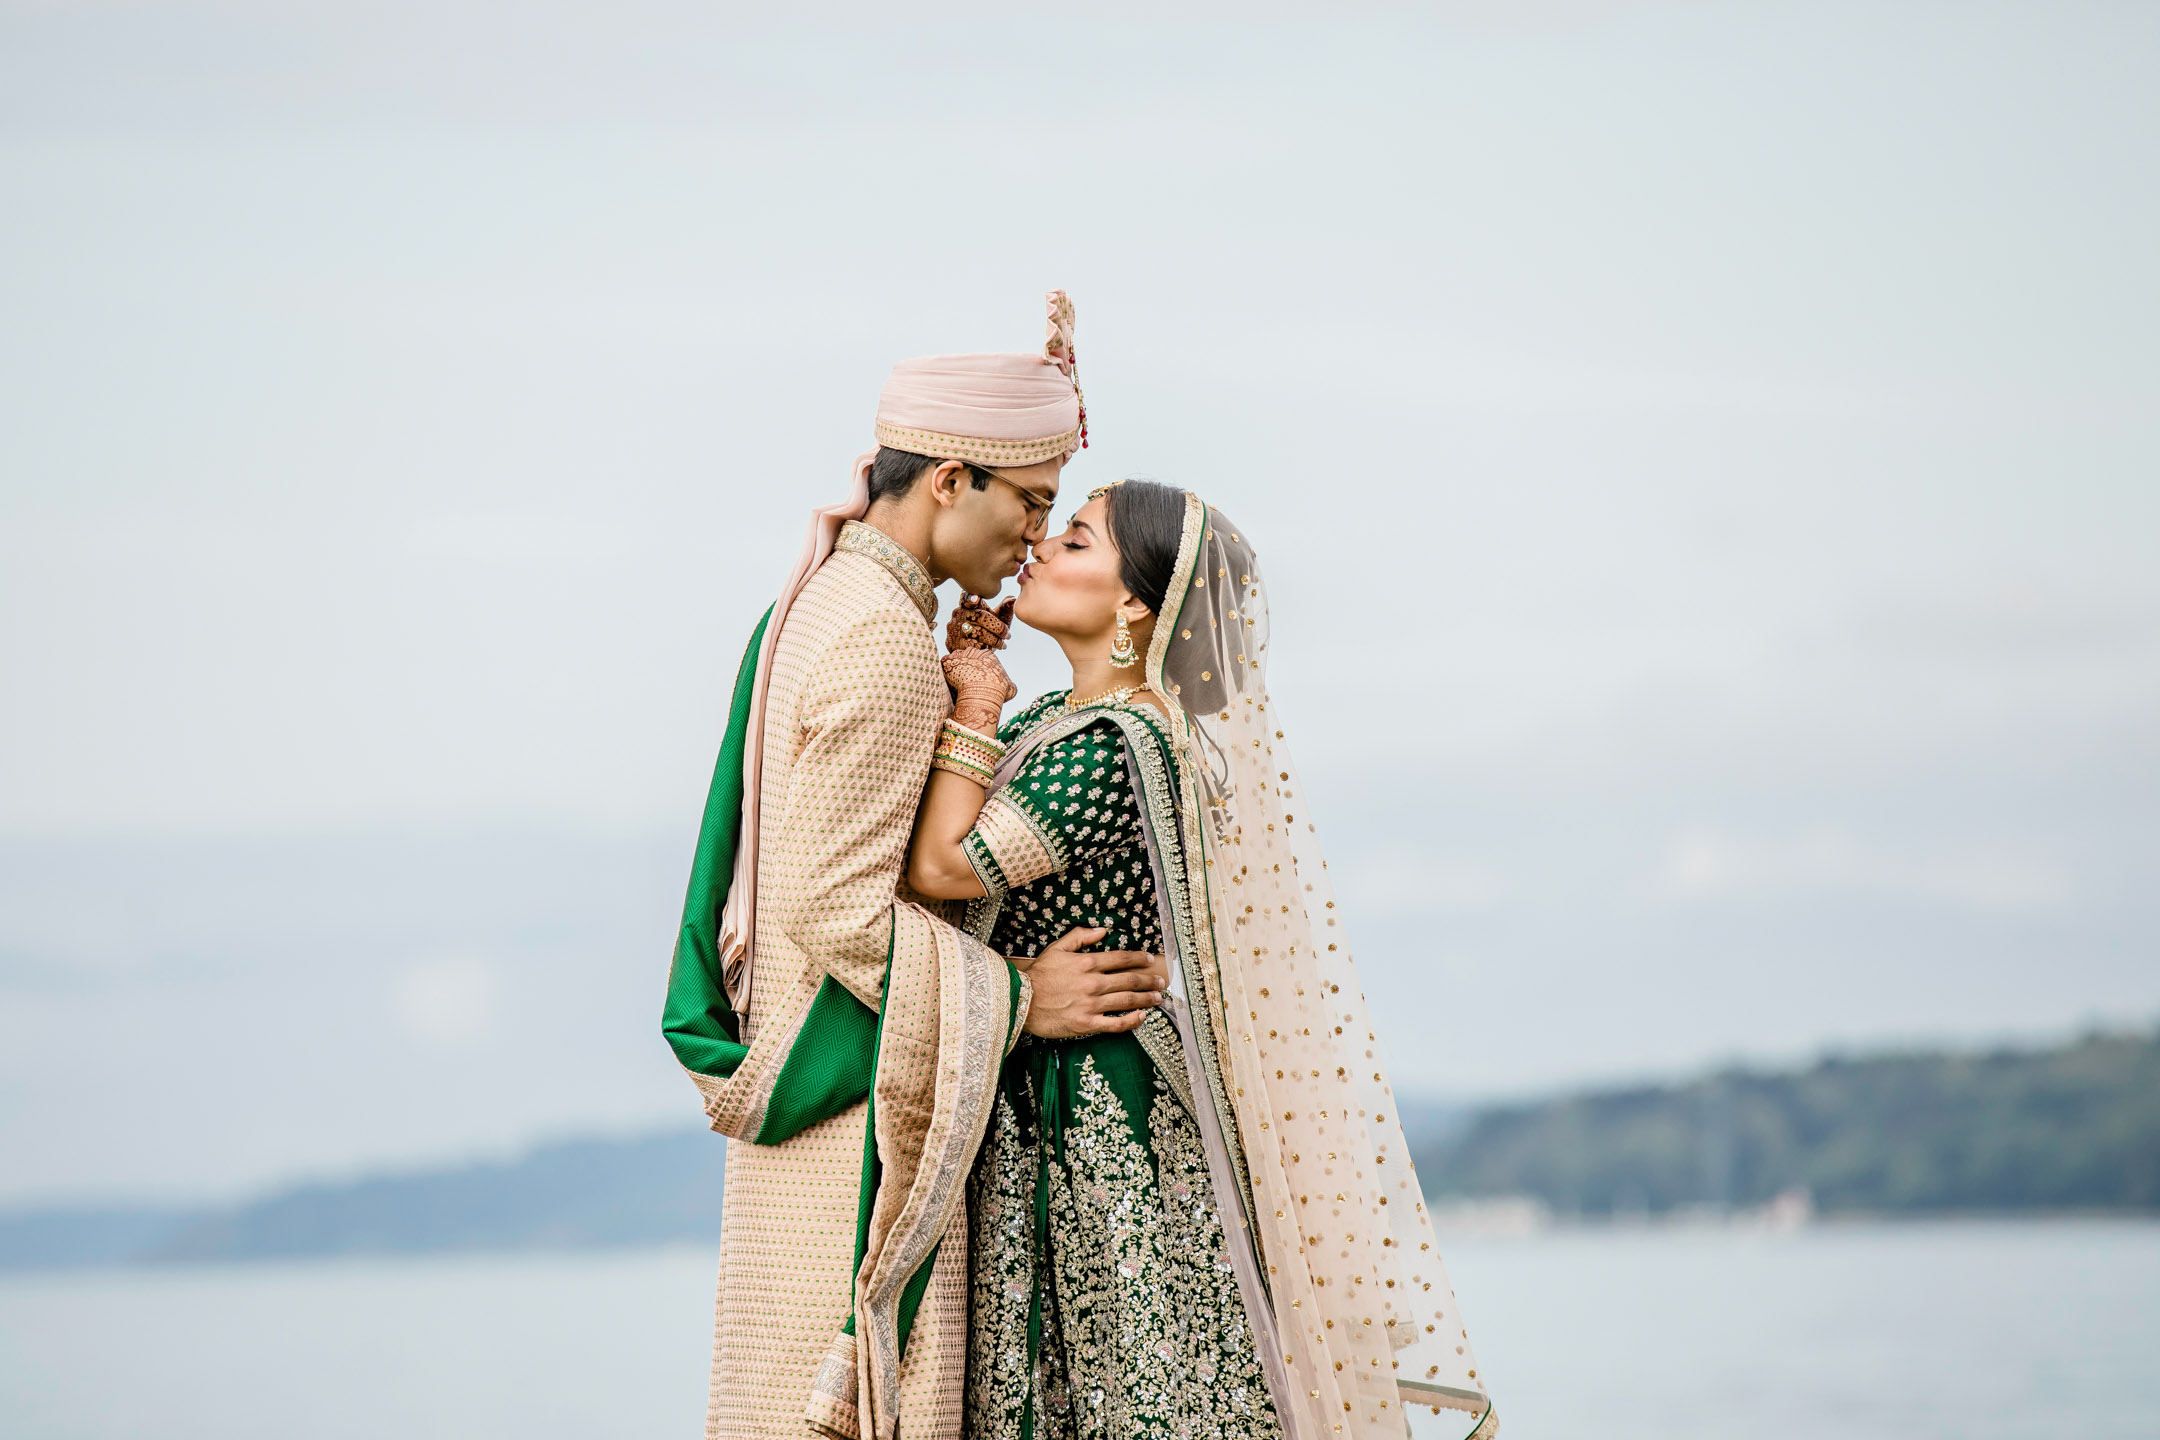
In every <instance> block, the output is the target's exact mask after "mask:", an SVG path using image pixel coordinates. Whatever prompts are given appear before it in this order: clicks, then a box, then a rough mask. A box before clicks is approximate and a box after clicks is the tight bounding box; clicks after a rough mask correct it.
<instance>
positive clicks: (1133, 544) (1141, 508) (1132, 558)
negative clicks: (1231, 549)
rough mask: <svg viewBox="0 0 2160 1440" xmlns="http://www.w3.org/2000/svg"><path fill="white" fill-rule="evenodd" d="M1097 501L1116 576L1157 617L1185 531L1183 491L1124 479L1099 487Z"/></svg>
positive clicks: (1168, 588)
mask: <svg viewBox="0 0 2160 1440" xmlns="http://www.w3.org/2000/svg"><path fill="white" fill-rule="evenodd" d="M1103 502H1104V506H1105V508H1106V509H1107V511H1108V514H1109V520H1110V543H1111V544H1113V545H1115V546H1117V549H1118V578H1119V579H1120V580H1122V581H1124V582H1125V588H1126V589H1127V590H1130V591H1132V593H1133V596H1134V598H1136V599H1137V600H1139V602H1140V603H1141V604H1143V605H1145V606H1147V608H1148V609H1150V610H1152V611H1153V612H1155V613H1156V614H1157V615H1160V614H1161V613H1162V608H1163V601H1164V599H1165V598H1166V597H1167V596H1168V595H1169V592H1170V572H1171V571H1173V570H1175V569H1176V568H1177V552H1178V539H1179V537H1180V536H1181V535H1182V534H1183V533H1184V529H1185V492H1184V491H1183V490H1180V489H1178V488H1177V487H1176V486H1175V485H1162V484H1158V483H1156V482H1155V481H1153V480H1127V481H1124V482H1122V483H1120V484H1117V485H1113V486H1111V487H1110V488H1109V489H1108V490H1107V491H1105V492H1104V494H1103Z"/></svg>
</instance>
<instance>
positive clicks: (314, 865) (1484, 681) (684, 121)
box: [0, 3, 2160, 1198]
mask: <svg viewBox="0 0 2160 1440" xmlns="http://www.w3.org/2000/svg"><path fill="white" fill-rule="evenodd" d="M300 8H301V7H292V6H284V5H270V4H259V5H254V4H240V3H234V4H200V5H168V6H109V5H98V4H86V3H70V4H66V5H58V4H55V5H30V6H20V5H15V6H5V7H0V677H4V679H0V1151H4V1152H5V1153H7V1154H8V1155H9V1156H10V1165H9V1167H8V1169H7V1171H6V1172H5V1173H0V1198H4V1197H6V1196H9V1195H20V1196H30V1195H54V1194H62V1193H90V1192H99V1193H120V1192H125V1191H130V1190H133V1191H140V1192H156V1193H178V1192H182V1191H188V1192H209V1191H221V1190H230V1189H234V1188H238V1187H243V1186H246V1185H250V1184H255V1183H260V1182H264V1181H267V1180H271V1179H276V1178H280V1177H284V1176H288V1175H291V1174H296V1173H312V1172H321V1171H326V1170H336V1169H338V1168H340V1167H345V1168H353V1167H365V1166H369V1165H374V1164H379V1163H392V1162H403V1161H408V1160H424V1159H428V1158H435V1157H442V1156H448V1155H454V1154H459V1153H465V1152H468V1151H471V1150H474V1149H476V1148H488V1147H495V1148H500V1147H504V1146H509V1145H514V1144H516V1143H519V1142H521V1141H523V1140H526V1139H530V1138H533V1137H537V1136H543V1135H548V1134H555V1133H561V1132H563V1131H565V1130H575V1129H580V1128H583V1129H599V1128H611V1127H612V1128H624V1127H631V1126H637V1125H646V1124H658V1123H666V1122H668V1121H670V1120H678V1119H679V1120H685V1121H692V1120H694V1119H695V1112H694V1109H693V1101H692V1100H691V1092H690V1090H689V1088H688V1087H687V1086H686V1085H685V1084H684V1083H683V1082H682V1081H681V1080H680V1078H679V1076H677V1075H676V1074H675V1073H674V1072H673V1071H672V1069H671V1066H670V1065H669V1063H668V1061H667V1056H666V1053H665V1051H664V1048H663V1047H662V1046H661V1044H660V1042H659V1040H658V1038H657V1035H655V1034H654V1033H653V1031H654V1027H655V1023H656V1015H657V1003H658V998H659V990H660V985H661V982H662V978H663V974H664V969H665V964H666V954H667V950H668V946H669V943H670V938H671V934H672V930H673V925H674V920H675V915H674V911H675V908H676V906H677V905H678V904H679V896H680V887H681V883H682V878H683V875H684V873H685V871H686V867H687V860H688V852H689V844H690V840H691V838H692V836H693V833H694V828H695V823H696V817H697V814H698V810H699V807H700V804H701V802H702V797H703V790H704V785H705V781H706V778H707V775H708V773H709V768H710V765H711V761H712V755H713V751H714V748H715V746H716V744H717V740H718V735H719V729H720V726H721V724H722V722H723V719H724V716H723V706H724V703H725V688H726V685H727V682H728V681H729V679H730V678H731V677H732V673H733V668H734V664H735V660H736V657H737V655H738V653H739V650H740V647H741V644H742V642H743V640H744V638H745V637H746V635H747V632H748V629H749V626H750V624H751V623H752V622H753V621H754V619H755V617H756V614H757V612H758V611H759V610H760V609H761V608H762V606H763V605H764V604H765V602H766V601H767V600H768V599H769V598H770V595H771V592H772V590H773V589H774V587H775V586H776V584H777V583H778V580H779V578H780V576H781V575H782V573H783V572H784V570H785V568H786V566H787V564H788V563H789V561H790V559H791V558H792V555H793V552H794V549H795V546H796V544H797V541H798V538H799V533H800V528H801V525H802V520H803V516H804V514H805V512H806V511H807V509H808V508H809V507H810V506H812V505H815V504H819V503H825V502H827V501H829V500H830V499H832V498H834V497H835V496H836V495H837V494H838V493H839V491H840V489H841V487H842V485H843V484H844V482H845V478H846V473H847V466H848V462H849V460H850V459H851V458H852V457H853V456H854V455H855V454H856V453H857V452H858V451H860V450H861V449H863V448H865V447H866V446H867V444H868V443H869V421H870V417H871V413H872V410H873V407H874V403H875V398H876V393H877V388H878V385H879V383H880V382H881V380H882V378H883V375H884V373H885V371H886V369H887V368H888V367H889V366H890V365H891V363H892V362H893V361H894V360H895V359H898V358H900V357H902V356H906V355H911V354H920V353H931V352H939V351H951V350H968V349H1029V348H1033V347H1034V346H1036V345H1037V344H1038V343H1039V340H1040V332H1041V300H1040V297H1041V292H1042V291H1043V290H1044V289H1046V288H1048V287H1051V286H1062V287H1064V288H1066V289H1068V290H1069V291H1070V292H1071V293H1072V295H1073V297H1074V300H1075V302H1076V304H1077V306H1078V311H1079V331H1078V334H1079V348H1080V354H1081V365H1080V372H1081V379H1082V382H1083V384H1084V385H1085V387H1086V390H1087V394H1088V401H1089V415H1090V422H1091V432H1092V436H1093V441H1094V443H1093V446H1092V448H1090V449H1089V450H1088V451H1087V452H1086V453H1085V454H1084V455H1083V456H1082V457H1081V459H1080V460H1079V462H1078V463H1077V464H1076V465H1075V466H1074V467H1073V468H1072V470H1071V471H1070V472H1068V476H1067V486H1068V489H1069V490H1070V491H1071V492H1072V493H1073V494H1074V495H1076V496H1077V495H1080V494H1084V493H1085V491H1086V489H1088V488H1090V487H1091V486H1093V485H1095V484H1099V483H1102V482H1103V481H1106V480H1109V479H1114V478H1117V477H1119V476H1123V475H1130V474H1145V475H1151V476H1155V477H1157V478H1161V479H1165V480H1169V481H1172V482H1175V483H1179V484H1187V485H1191V486H1193V487H1195V488H1197V489H1199V490H1200V491H1202V493H1204V494H1206V495H1207V496H1208V497H1209V498H1210V499H1211V500H1213V501H1214V502H1215V503H1217V504H1219V505H1221V506H1223V507H1224V508H1225V509H1226V510H1228V511H1229V512H1230V513H1231V514H1233V515H1234V516H1236V517H1237V518H1238V519H1239V521H1240V522H1241V524H1243V525H1244V527H1245V528H1246V529H1247V530H1248V531H1249V532H1251V533H1252V534H1253V535H1254V536H1255V537H1257V538H1258V540H1259V542H1260V544H1261V555H1262V560H1263V563H1264V564H1265V566H1266V568H1267V573H1268V575H1269V577H1270V580H1271V584H1272V587H1273V592H1274V596H1275V604H1276V611H1277V613H1276V624H1277V637H1278V638H1277V641H1276V644H1275V648H1274V651H1273V655H1274V660H1275V672H1274V678H1275V688H1276V691H1277V697H1278V700H1279V702H1280V704H1281V707H1282V710H1283V712H1284V714H1285V716H1286V718H1287V719H1288V720H1289V721H1290V723H1291V733H1292V738H1293V740H1294V742H1295V743H1296V745H1297V747H1298V758H1299V761H1300V763H1301V764H1302V765H1303V766H1304V768H1305V771H1306V775H1307V779H1308V782H1309V788H1310V791H1311V803H1312V806H1313V810H1314V813H1315V815H1316V817H1317V818H1318V820H1319V821H1320V824H1321V829H1322V835H1323V839H1324V841H1325V843H1326V844H1327V845H1328V848H1329V851H1330V855H1331V858H1332V860H1333V865H1334V869H1335V871H1336V873H1337V875H1338V876H1339V883H1340V884H1341V887H1342V889H1343V891H1344V893H1345V899H1346V907H1347V908H1348V910H1349V914H1350V924H1351V926H1352V927H1353V928H1352V935H1353V938H1354V939H1355V940H1356V941H1357V943H1358V945H1359V948H1360V959H1361V963H1362V964H1363V966H1364V970H1365V980H1366V988H1367V991H1368V994H1369V995H1370V996H1371V998H1372V999H1373V1001H1374V1004H1375V1008H1376V1010H1377V1012H1378V1013H1379V1014H1380V1015H1381V1017H1382V1024H1383V1025H1384V1026H1386V1027H1387V1033H1386V1034H1384V1035H1383V1037H1382V1039H1383V1041H1384V1042H1385V1043H1386V1044H1387V1046H1388V1047H1389V1050H1388V1054H1389V1057H1390V1060H1391V1064H1392V1065H1393V1068H1394V1070H1395V1072H1396V1075H1397V1077H1398V1078H1399V1079H1400V1080H1401V1081H1402V1083H1403V1085H1404V1087H1405V1088H1417V1089H1422V1090H1426V1091H1430V1092H1433V1093H1441V1094H1448V1095H1454V1096H1481V1095H1496V1094H1513V1093H1522V1092H1526V1091H1534V1090H1540V1089H1547V1088H1551V1087H1554V1086H1561V1085H1569V1084H1576V1083H1582V1082H1586V1081H1593V1080H1605V1079H1611V1078H1620V1077H1632V1076H1642V1075H1667V1074H1675V1073H1684V1072H1686V1071H1687V1070H1689V1069H1691V1068H1693V1067H1699V1066H1702V1065H1706V1064H1710V1063H1714V1062H1717V1061H1720V1060H1723V1059H1728V1058H1732V1057H1752V1058H1757V1059H1763V1060H1770V1061H1784V1060H1789V1059H1793V1058H1797V1057H1804V1056H1806V1055H1808V1054H1812V1053H1815V1052H1816V1051H1818V1050H1820V1049H1821V1048H1822V1047H1825V1046H1831V1045H1872V1044H1881V1043H1891V1042H1896V1041H1904V1040H1908V1039H1926V1040H1940V1039H1960V1040H1963V1039H1972V1038H1985V1037H2001V1036H2044V1035H2048V1034H2054V1033H2061V1032H2063V1031H2065V1030H2067V1029H2069V1028H2071V1027H2074V1026H2077V1025H2079V1024H2082V1023H2086V1022H2088V1021H2093V1020H2104V1021H2112V1022H2125V1021H2139V1022H2144V1021H2149V1020H2150V1019H2151V1018H2152V1017H2153V1016H2154V1015H2156V1014H2160V902H2156V901H2155V900H2154V899H2153V896H2154V895H2156V894H2160V766H2156V760H2160V404H2156V400H2160V347H2156V346H2155V344H2154V336H2155V335H2156V334H2160V267H2156V266H2155V265H2154V263H2153V257H2154V256H2155V255H2160V9H2155V8H2154V7H2151V6H2147V5H2135V4H2075V3H2049V4H2030V5H2013V6H2002V5H1989V4H1980V3H1964V4H1946V5H1906V4H1887V3H1868V4H1854V5H1837V4H1825V3H1809V4H1794V5H1739V4H1731V5H1716V4H1624V3H1609V4H1599V3H1572V4H1562V3H1555V4H1509V5H1499V4H1493V5H1459V6H1447V5H1441V6H1420V7H1400V8H1394V7H1357V6H1336V7H1329V8H1330V12H1331V14H1333V15H1334V17H1335V18H1333V19H1330V20H1328V21H1326V22H1311V21H1304V20H1300V19H1297V18H1295V13H1294V12H1293V11H1292V10H1291V9H1289V8H1288V7H1278V8H1273V9H1271V8H1270V7H1267V6H1253V5H1240V6H1235V7H1231V6H1222V7H1196V8H1193V9H1191V10H1181V11H1179V12H1177V13H1180V14H1183V15H1187V16H1189V17H1191V18H1187V19H1182V20H1179V21H1175V22H1172V21H1167V20H1163V19H1159V18H1155V17H1156V16H1157V15H1158V14H1159V13H1168V11H1167V10H1166V9H1164V8H1163V7H1126V8H1123V9H1120V8H1117V7H1112V8H1109V9H1103V8H1101V7H1093V6H1091V7H1085V8H1084V9H1083V10H1069V11H1060V12H1057V13H1055V14H1047V13H1046V14H1043V15H1041V16H1040V17H1038V18H1024V17H1019V16H1016V15H1014V14H1013V13H1012V10H1013V7H1010V6H1000V7H990V6H983V7H977V8H975V9H973V10H963V9H954V10H951V11H950V12H940V13H939V14H937V15H933V13H932V11H930V10H928V9H925V8H924V7H915V6H911V7H908V13H909V15H910V16H911V17H920V18H910V19H908V20H906V21H901V20H899V19H896V18H894V17H895V12H894V11H893V10H892V8H891V7H887V6H861V7H853V8H846V7H838V8H836V7H826V8H822V9H810V8H805V7H790V8H789V10H788V11H787V14H788V15H790V16H795V17H800V18H798V19H794V20H790V21H787V22H785V23H783V22H781V21H779V20H772V19H766V18H763V17H758V16H752V17H743V16H731V15H727V14H724V13H718V12H719V10H720V7H714V6H690V5H684V6H679V7H678V6H672V5H662V4H656V3H633V4H627V5H613V6H608V7H575V8H572V7H553V6H546V5H533V4H522V5H516V6H512V5H498V6H481V5H465V4H450V5H443V4H429V5H426V6H421V5H412V6H370V7H358V6H350V5H341V4H324V5H317V6H310V7H306V10H305V13H304V14H295V13H291V12H294V11H298V10H299V9H300ZM1055 660H1056V655H1055V652H1054V650H1052V649H1051V648H1050V647H1049V646H1047V645H1046V644H1043V643H1040V642H1039V641H1031V640H1024V641H1023V642H1022V643H1021V646H1020V648H1019V650H1018V652H1017V655H1016V660H1015V668H1016V670H1018V671H1019V673H1020V678H1021V680H1022V683H1023V686H1024V687H1027V688H1029V689H1030V691H1032V690H1033V689H1040V688H1044V687H1047V686H1049V685H1051V684H1054V683H1056V682H1057V680H1058V668H1057V666H1056V664H1055V663H1054V662H1055Z"/></svg>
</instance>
